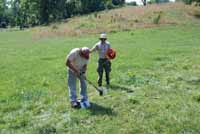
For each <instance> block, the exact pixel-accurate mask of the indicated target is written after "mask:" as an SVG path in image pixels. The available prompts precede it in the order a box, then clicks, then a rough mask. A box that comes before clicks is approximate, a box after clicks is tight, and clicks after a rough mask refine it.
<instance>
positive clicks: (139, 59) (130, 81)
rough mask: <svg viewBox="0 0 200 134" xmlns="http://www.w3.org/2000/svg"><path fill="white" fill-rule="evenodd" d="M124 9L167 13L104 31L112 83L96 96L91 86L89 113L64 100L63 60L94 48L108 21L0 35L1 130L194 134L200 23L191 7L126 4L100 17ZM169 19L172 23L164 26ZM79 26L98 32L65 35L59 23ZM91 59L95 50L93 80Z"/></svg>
mask: <svg viewBox="0 0 200 134" xmlns="http://www.w3.org/2000/svg"><path fill="white" fill-rule="evenodd" d="M176 6H177V7H176ZM153 7H154V8H153ZM155 7H156V8H155ZM183 7H184V8H183ZM129 9H133V10H135V12H136V11H137V12H138V14H139V13H141V12H140V10H143V11H144V10H145V11H146V10H147V11H148V13H149V14H150V11H151V12H152V13H153V14H154V13H155V14H157V12H160V9H162V14H164V15H163V16H164V17H161V19H160V21H159V24H154V23H153V22H152V21H150V20H152V18H154V16H153V15H149V16H151V17H152V18H151V19H150V18H149V17H148V15H147V16H146V17H142V16H140V17H137V18H136V19H137V20H138V22H137V23H136V22H135V23H134V26H133V27H131V28H130V29H129V28H128V30H127V28H126V29H123V28H122V29H120V28H117V27H116V28H110V29H108V30H110V31H112V32H110V33H108V39H109V41H110V42H111V44H112V46H113V48H115V49H116V50H117V58H116V59H115V60H113V61H112V73H111V86H110V87H106V88H107V89H108V93H107V94H106V95H104V96H103V97H100V96H98V93H97V92H96V91H95V90H94V88H93V87H92V86H90V85H89V87H88V93H89V98H90V101H91V102H92V108H91V109H88V110H86V109H81V110H75V109H72V108H71V107H70V105H69V102H68V91H67V81H66V76H67V74H66V67H65V64H64V63H65V57H66V55H67V54H68V52H69V51H70V50H71V49H72V48H74V47H82V46H88V47H90V48H91V47H92V46H93V45H94V43H95V42H96V41H97V40H98V34H96V33H98V32H101V31H104V30H105V29H102V28H103V27H106V28H108V27H109V25H107V23H108V21H103V22H105V24H106V25H105V24H102V23H100V22H99V23H98V21H96V20H98V18H96V19H94V20H95V21H92V20H90V19H89V18H90V16H93V17H94V18H95V14H91V15H87V16H83V17H80V18H78V17H75V18H73V19H70V20H69V21H68V22H67V23H63V24H53V26H50V27H43V28H35V29H30V30H25V31H14V32H11V31H10V32H9V31H8V32H0V62H1V64H0V133H2V134H29V133H30V134H50V133H57V134H66V133H69V134H132V133H133V134H155V133H162V134H199V133H200V125H199V124H200V90H199V88H200V60H199V59H200V45H199V42H200V38H199V37H200V32H199V31H200V24H199V21H200V20H199V19H197V18H195V17H194V16H193V15H190V14H187V13H189V12H191V11H192V10H194V9H195V8H193V7H190V6H184V5H182V4H167V5H151V6H149V7H147V9H144V8H143V7H125V8H124V9H116V10H114V11H108V12H106V14H105V15H108V16H109V13H112V12H119V13H121V14H123V11H124V12H125V11H126V10H127V11H128V10H129ZM164 9H165V10H168V11H169V12H166V11H165V10H164ZM189 9H191V10H189ZM154 10H155V11H154ZM195 10H196V9H195ZM129 13H130V14H131V12H129ZM148 13H147V14H148ZM191 13H193V12H191ZM100 14H104V12H101V13H97V16H98V15H100ZM142 14H143V15H144V16H145V15H146V14H145V12H142ZM126 15H127V16H128V15H129V14H128V13H126ZM130 16H132V15H130ZM155 16H157V15H155ZM167 16H169V17H171V18H174V20H173V19H167V20H168V21H167V22H170V23H163V22H166V21H163V19H164V18H165V17H166V18H167ZM184 16H185V17H186V18H187V17H188V19H184ZM129 18H130V17H129ZM133 18H134V17H133ZM133 18H131V19H132V20H135V19H133ZM84 19H85V21H82V20H84ZM78 20H81V21H78ZM142 20H143V21H142ZM144 20H149V23H145V22H147V21H144ZM126 21H127V20H126ZM118 22H119V21H117V22H116V23H118ZM142 22H143V23H142ZM150 22H151V24H150ZM172 22H173V23H172ZM81 24H84V26H83V27H82V28H79V30H83V29H84V28H86V24H91V25H92V24H93V25H96V26H99V29H98V28H96V30H95V28H94V34H90V33H92V32H88V30H86V32H82V33H83V34H81V35H79V34H75V35H73V34H71V33H69V34H68V32H66V33H62V30H63V28H62V27H64V28H66V27H67V26H68V27H69V28H71V29H72V31H71V32H72V33H73V30H75V28H74V27H76V26H79V25H81ZM120 24H124V23H120ZM140 24H141V25H140ZM111 25H113V26H115V23H113V24H112V23H111ZM124 25H125V24H124ZM127 25H128V24H127ZM101 26H102V27H101ZM125 26H126V25H125ZM140 26H141V27H140ZM157 26H158V27H157ZM68 27H67V28H68ZM146 27H148V28H146ZM73 28H74V29H73ZM90 28H91V29H92V27H91V26H90V25H89V26H88V29H90ZM97 29H98V30H97ZM52 31H53V32H52ZM83 31H84V30H83ZM43 32H46V34H45V33H43ZM59 32H60V33H59ZM36 33H37V34H36ZM42 33H43V34H42ZM86 33H87V34H86ZM88 33H89V34H88ZM36 35H37V36H38V37H36ZM39 36H40V37H39ZM38 39H39V40H38ZM96 62H97V54H93V55H92V56H91V60H90V64H89V68H88V73H87V76H88V79H90V80H91V81H92V82H93V83H96V79H97V73H96ZM104 84H105V82H104Z"/></svg>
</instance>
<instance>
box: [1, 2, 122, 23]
mask: <svg viewBox="0 0 200 134" xmlns="http://www.w3.org/2000/svg"><path fill="white" fill-rule="evenodd" d="M124 3H125V0H11V1H8V0H1V1H0V24H1V25H0V27H2V24H3V23H5V24H6V25H11V26H21V27H25V26H35V25H42V24H48V23H50V22H54V21H58V20H61V19H66V18H69V17H71V16H74V15H82V14H87V13H91V12H95V11H100V10H104V9H111V8H114V7H117V6H122V5H123V4H124Z"/></svg>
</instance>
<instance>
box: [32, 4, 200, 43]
mask: <svg viewBox="0 0 200 134" xmlns="http://www.w3.org/2000/svg"><path fill="white" fill-rule="evenodd" d="M196 8H197V7H194V6H189V5H184V4H183V3H168V4H159V5H158V4H153V5H148V6H146V7H144V6H138V7H132V6H127V7H123V8H120V9H114V10H110V11H109V10H107V11H103V12H96V13H93V14H89V15H85V16H81V17H74V18H70V19H68V20H67V21H66V22H63V23H61V24H52V25H50V26H49V27H42V28H36V29H34V30H33V39H40V38H44V37H50V38H51V37H65V36H82V35H84V34H95V33H100V32H113V31H114V32H116V31H127V30H132V29H136V28H149V27H156V26H161V25H172V24H186V23H187V22H188V21H190V22H191V17H188V14H189V13H191V12H192V13H193V14H195V15H196V16H197V17H198V16H200V14H199V11H198V12H196ZM192 19H194V18H192Z"/></svg>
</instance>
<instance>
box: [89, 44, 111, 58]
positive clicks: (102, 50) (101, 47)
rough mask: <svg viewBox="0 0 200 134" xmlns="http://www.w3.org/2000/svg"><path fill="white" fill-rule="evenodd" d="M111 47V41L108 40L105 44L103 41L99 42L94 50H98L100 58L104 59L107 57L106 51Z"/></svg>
mask: <svg viewBox="0 0 200 134" xmlns="http://www.w3.org/2000/svg"><path fill="white" fill-rule="evenodd" d="M108 49H110V43H109V42H108V41H106V42H105V43H104V44H102V43H101V41H99V42H97V43H96V44H95V45H94V47H93V48H92V50H94V51H98V54H99V58H101V59H104V58H106V52H107V50H108Z"/></svg>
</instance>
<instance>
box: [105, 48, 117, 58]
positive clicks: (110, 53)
mask: <svg viewBox="0 0 200 134" xmlns="http://www.w3.org/2000/svg"><path fill="white" fill-rule="evenodd" d="M115 57H116V51H115V50H114V49H112V48H110V49H108V50H107V52H106V58H107V59H114V58H115Z"/></svg>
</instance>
